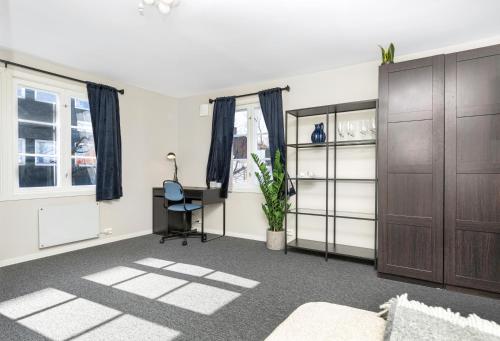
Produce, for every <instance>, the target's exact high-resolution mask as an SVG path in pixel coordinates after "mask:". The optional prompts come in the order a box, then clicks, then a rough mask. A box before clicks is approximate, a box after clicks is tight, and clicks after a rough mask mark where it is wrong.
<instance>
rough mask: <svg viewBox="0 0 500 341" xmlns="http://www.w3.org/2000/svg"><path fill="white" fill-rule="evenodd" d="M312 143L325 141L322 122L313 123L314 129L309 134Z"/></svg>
mask: <svg viewBox="0 0 500 341" xmlns="http://www.w3.org/2000/svg"><path fill="white" fill-rule="evenodd" d="M311 141H312V143H323V142H325V141H326V133H325V131H324V125H323V123H318V124H315V125H314V131H313V132H312V134H311Z"/></svg>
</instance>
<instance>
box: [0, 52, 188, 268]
mask: <svg viewBox="0 0 500 341" xmlns="http://www.w3.org/2000/svg"><path fill="white" fill-rule="evenodd" d="M0 58H2V59H7V60H11V61H16V62H19V63H24V64H27V65H30V66H34V67H39V68H42V69H46V70H50V71H53V72H58V73H61V74H64V75H68V76H73V77H76V78H80V79H85V80H90V81H94V82H100V83H104V84H110V85H112V86H115V87H117V88H120V89H121V88H124V89H125V95H123V96H120V109H121V112H120V113H121V133H122V150H123V191H124V196H123V198H121V199H120V200H116V201H112V202H104V203H102V204H101V206H100V215H101V218H100V219H101V230H103V229H105V228H112V229H113V234H112V235H111V236H104V235H103V236H102V237H101V238H100V239H98V240H92V241H87V242H81V243H74V244H70V245H67V246H61V247H55V248H50V249H46V250H39V249H38V213H37V210H38V208H40V207H42V206H49V205H60V204H69V203H76V202H94V201H95V198H94V197H93V196H79V197H63V198H51V199H36V200H18V201H0V266H1V265H6V264H10V263H13V262H16V261H20V260H26V259H31V258H35V257H39V256H43V255H49V254H54V253H58V252H62V251H66V250H71V249H76V248H81V247H86V246H89V245H95V244H96V243H102V242H106V241H112V240H117V239H121V238H127V237H131V236H135V235H142V234H147V233H151V232H152V215H151V212H152V199H151V188H152V187H153V186H158V185H161V183H162V181H163V179H165V178H166V177H167V176H168V175H170V174H171V171H172V170H171V165H169V164H168V163H167V161H166V160H165V155H166V154H167V153H168V152H169V151H173V152H177V142H178V135H177V100H176V99H174V98H170V97H167V96H164V95H160V94H157V93H153V92H150V91H146V90H142V89H139V88H136V87H133V86H128V85H126V84H117V83H115V82H112V81H111V80H107V79H104V78H100V77H97V76H95V75H90V74H85V73H82V72H78V71H76V70H72V69H69V68H65V67H61V66H59V65H55V64H52V63H49V62H45V61H42V60H39V59H36V58H32V57H29V56H26V55H22V54H17V53H13V52H9V51H5V50H0ZM75 219H77V217H75Z"/></svg>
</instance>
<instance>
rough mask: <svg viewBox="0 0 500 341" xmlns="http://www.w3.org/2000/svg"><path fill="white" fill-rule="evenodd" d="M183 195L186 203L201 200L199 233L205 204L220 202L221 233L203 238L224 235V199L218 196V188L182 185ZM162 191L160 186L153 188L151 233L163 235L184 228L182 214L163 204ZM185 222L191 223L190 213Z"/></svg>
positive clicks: (203, 225)
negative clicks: (170, 209) (170, 210)
mask: <svg viewBox="0 0 500 341" xmlns="http://www.w3.org/2000/svg"><path fill="white" fill-rule="evenodd" d="M184 196H185V197H186V203H191V202H192V201H201V204H202V205H203V208H202V209H201V233H202V235H204V231H205V205H211V204H219V203H221V204H222V214H223V216H222V235H220V236H217V237H213V238H211V239H206V240H204V239H203V238H202V241H203V242H207V241H210V240H214V239H217V238H220V237H223V236H225V235H226V199H225V198H222V197H221V196H220V188H206V187H184ZM163 202H164V191H163V188H162V187H154V188H153V233H155V234H159V235H162V236H165V235H167V234H168V232H169V231H176V230H177V231H179V230H184V226H183V225H182V215H181V214H176V213H172V212H170V214H168V213H167V210H166V209H165V207H164V206H163ZM187 222H188V224H189V226H191V223H192V217H191V213H188V214H187Z"/></svg>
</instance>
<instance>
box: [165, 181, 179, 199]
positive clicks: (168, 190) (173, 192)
mask: <svg viewBox="0 0 500 341" xmlns="http://www.w3.org/2000/svg"><path fill="white" fill-rule="evenodd" d="M163 190H164V192H165V199H167V200H168V201H181V200H183V199H184V191H183V190H182V186H181V184H180V183H178V182H177V181H172V180H166V181H164V182H163Z"/></svg>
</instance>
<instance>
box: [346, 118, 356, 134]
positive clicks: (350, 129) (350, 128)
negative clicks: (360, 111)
mask: <svg viewBox="0 0 500 341" xmlns="http://www.w3.org/2000/svg"><path fill="white" fill-rule="evenodd" d="M347 136H350V137H354V125H353V124H352V122H351V121H347Z"/></svg>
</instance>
